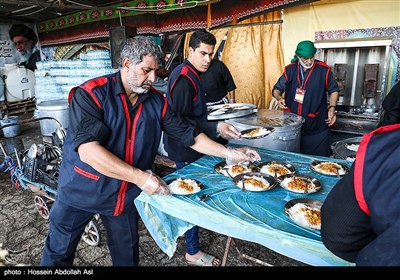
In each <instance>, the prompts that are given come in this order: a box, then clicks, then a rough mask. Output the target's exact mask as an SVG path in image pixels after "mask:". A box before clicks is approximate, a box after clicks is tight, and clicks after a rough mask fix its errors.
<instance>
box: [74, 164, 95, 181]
mask: <svg viewBox="0 0 400 280" xmlns="http://www.w3.org/2000/svg"><path fill="white" fill-rule="evenodd" d="M74 171H75V172H76V173H79V174H81V175H83V176H85V177H86V178H89V179H93V180H95V181H98V180H99V179H100V176H98V175H95V174H92V173H89V172H87V171H85V170H83V169H81V168H79V167H78V166H74Z"/></svg>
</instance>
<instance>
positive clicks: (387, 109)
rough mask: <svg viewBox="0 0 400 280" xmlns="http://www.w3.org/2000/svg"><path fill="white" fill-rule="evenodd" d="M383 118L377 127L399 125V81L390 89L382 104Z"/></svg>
mask: <svg viewBox="0 0 400 280" xmlns="http://www.w3.org/2000/svg"><path fill="white" fill-rule="evenodd" d="M382 108H383V110H384V113H383V118H382V120H381V121H380V122H379V124H378V126H377V127H381V126H385V125H390V124H396V123H400V81H397V82H396V84H395V85H394V86H393V87H392V88H391V89H390V91H389V93H388V94H387V95H386V97H385V99H383V102H382Z"/></svg>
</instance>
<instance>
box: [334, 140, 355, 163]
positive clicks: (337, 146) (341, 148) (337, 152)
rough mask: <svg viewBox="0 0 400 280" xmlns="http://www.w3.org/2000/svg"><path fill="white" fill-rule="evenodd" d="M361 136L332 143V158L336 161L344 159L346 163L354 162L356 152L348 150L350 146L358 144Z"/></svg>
mask: <svg viewBox="0 0 400 280" xmlns="http://www.w3.org/2000/svg"><path fill="white" fill-rule="evenodd" d="M361 140H362V136H360V137H350V138H346V139H344V140H340V141H336V142H334V143H332V145H331V148H332V152H333V157H334V158H338V159H345V160H348V161H354V159H355V157H356V151H354V150H352V149H350V146H351V145H352V144H354V145H356V144H360V142H361Z"/></svg>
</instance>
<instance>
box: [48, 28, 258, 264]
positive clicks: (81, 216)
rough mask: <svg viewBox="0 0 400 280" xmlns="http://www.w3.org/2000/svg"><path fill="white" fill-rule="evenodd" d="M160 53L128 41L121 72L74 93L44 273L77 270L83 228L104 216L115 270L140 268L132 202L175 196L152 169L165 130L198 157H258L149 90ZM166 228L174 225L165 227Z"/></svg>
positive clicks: (148, 41)
mask: <svg viewBox="0 0 400 280" xmlns="http://www.w3.org/2000/svg"><path fill="white" fill-rule="evenodd" d="M161 58H162V52H161V50H160V48H159V47H158V46H157V44H156V43H155V41H154V40H153V39H152V38H151V37H145V36H136V37H133V38H131V39H128V40H126V42H125V45H124V47H123V49H122V51H121V68H120V70H119V71H118V72H116V73H113V74H110V75H106V76H102V77H97V78H94V79H91V80H89V81H87V82H85V83H83V84H82V85H80V86H77V87H74V88H72V89H71V91H70V94H69V98H68V100H69V102H70V107H69V126H68V132H67V136H66V139H65V144H64V149H63V160H62V163H61V170H60V174H59V177H58V188H57V197H56V200H55V202H54V204H53V206H52V207H51V211H50V224H49V232H48V235H47V238H46V241H45V245H44V249H43V254H42V259H41V263H40V264H41V265H42V266H71V265H72V264H73V260H74V256H75V252H76V248H77V245H78V243H79V241H80V239H81V236H82V233H83V232H84V229H85V226H86V225H87V224H88V223H89V221H90V220H91V219H92V218H93V216H94V215H95V214H96V213H98V214H99V215H100V217H101V219H102V222H103V225H104V227H105V230H106V234H107V244H108V248H109V250H110V254H111V259H112V263H113V265H114V266H137V265H138V264H139V233H138V212H137V210H136V208H135V206H134V199H135V198H136V197H137V196H138V195H139V194H140V193H141V191H144V192H145V193H147V194H164V195H166V194H169V189H168V187H167V185H166V183H165V182H164V181H163V180H162V179H161V178H159V177H158V176H157V175H155V174H154V173H153V172H152V171H150V170H151V168H152V167H153V163H154V159H155V156H156V153H157V148H158V145H159V143H160V138H161V131H164V132H165V133H166V134H167V135H169V136H170V137H171V138H173V139H175V141H178V140H179V141H182V143H184V145H185V146H186V147H191V148H193V149H195V150H197V151H198V152H201V153H206V154H209V155H214V156H218V157H222V158H226V160H228V161H229V160H232V161H233V162H236V161H241V160H246V159H247V160H251V159H257V158H259V157H260V156H259V154H258V153H257V152H256V151H255V150H252V149H248V148H245V147H243V148H237V149H232V148H226V147H224V146H223V145H221V144H218V143H216V142H214V141H212V140H211V139H210V138H208V137H207V136H206V135H205V134H204V133H201V132H200V131H199V130H198V129H197V128H196V127H194V126H192V125H191V124H190V123H188V122H187V121H185V120H184V119H183V118H182V117H180V116H179V115H178V114H177V113H175V112H174V111H173V110H172V109H171V108H170V107H169V106H168V103H167V101H166V99H165V97H164V96H163V95H162V94H161V93H159V92H158V91H155V90H154V89H153V88H152V87H151V83H152V82H154V81H155V78H156V75H155V71H156V69H157V68H158V67H159V63H160V60H161ZM165 226H168V225H165Z"/></svg>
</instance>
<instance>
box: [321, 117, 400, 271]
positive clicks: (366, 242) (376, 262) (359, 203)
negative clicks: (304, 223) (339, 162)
mask: <svg viewBox="0 0 400 280" xmlns="http://www.w3.org/2000/svg"><path fill="white" fill-rule="evenodd" d="M399 143H400V124H399V123H398V124H393V125H387V126H383V127H379V128H377V129H375V130H374V131H372V132H370V133H368V134H365V135H364V136H363V139H362V141H361V143H360V146H359V148H358V151H357V155H356V160H355V162H354V164H353V165H352V166H351V169H350V171H349V173H348V174H347V175H345V176H344V177H343V178H342V179H340V180H339V181H338V182H337V184H336V185H335V186H334V187H333V189H332V190H331V191H330V192H329V194H328V196H327V197H326V199H325V201H324V203H323V204H322V207H321V221H322V223H321V239H322V242H323V243H324V245H325V246H326V247H327V248H328V249H329V250H330V251H331V252H332V253H333V254H335V255H337V256H338V257H340V258H342V259H344V260H346V261H349V262H353V263H356V265H357V266H399V265H400V257H399V251H400V239H399V233H400V203H399V201H400V191H399V190H400V184H399V177H400V161H399V160H398V159H399V157H400V145H399Z"/></svg>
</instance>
